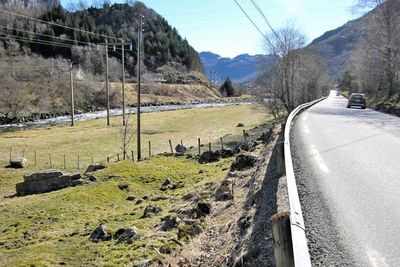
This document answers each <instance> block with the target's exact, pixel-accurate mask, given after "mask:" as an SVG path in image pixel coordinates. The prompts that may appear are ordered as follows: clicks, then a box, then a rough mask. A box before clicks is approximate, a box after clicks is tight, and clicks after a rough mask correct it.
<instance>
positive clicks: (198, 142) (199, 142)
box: [197, 138, 201, 155]
mask: <svg viewBox="0 0 400 267" xmlns="http://www.w3.org/2000/svg"><path fill="white" fill-rule="evenodd" d="M197 146H198V147H199V155H200V154H201V148H200V146H201V141H200V138H197Z"/></svg>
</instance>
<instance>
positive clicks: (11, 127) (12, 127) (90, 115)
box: [0, 100, 252, 132]
mask: <svg viewBox="0 0 400 267" xmlns="http://www.w3.org/2000/svg"><path fill="white" fill-rule="evenodd" d="M250 104H252V102H250V101H218V100H217V101H214V102H207V103H199V102H192V103H182V104H175V105H154V106H145V107H141V112H142V113H150V112H161V111H171V110H181V109H202V108H211V107H225V106H232V105H250ZM126 113H127V114H136V107H127V108H126ZM121 115H122V108H118V109H110V116H121ZM105 117H107V111H106V110H101V111H94V112H87V113H81V114H75V121H86V120H94V119H98V118H105ZM70 122H71V116H59V117H54V118H49V119H43V120H36V121H31V122H25V123H12V124H3V125H0V132H10V131H18V130H24V129H31V128H38V127H47V126H53V125H63V124H69V123H70Z"/></svg>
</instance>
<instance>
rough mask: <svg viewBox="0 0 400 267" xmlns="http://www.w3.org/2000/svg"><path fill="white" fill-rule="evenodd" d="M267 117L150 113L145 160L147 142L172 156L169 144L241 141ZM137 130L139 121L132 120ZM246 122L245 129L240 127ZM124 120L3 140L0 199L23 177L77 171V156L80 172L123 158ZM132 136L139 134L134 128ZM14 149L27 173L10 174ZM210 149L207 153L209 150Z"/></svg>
mask: <svg viewBox="0 0 400 267" xmlns="http://www.w3.org/2000/svg"><path fill="white" fill-rule="evenodd" d="M270 119H271V117H270V116H267V115H266V113H265V111H264V110H263V109H262V108H261V107H259V106H256V105H251V106H249V105H241V106H231V107H220V108H210V109H191V110H179V111H169V112H159V113H147V114H143V116H142V155H144V156H148V142H149V141H151V146H152V154H153V155H154V154H157V153H162V152H168V151H170V148H169V143H168V140H169V139H171V140H172V143H173V145H174V146H175V145H177V144H178V143H180V140H182V141H183V142H184V144H185V145H186V146H197V138H198V137H200V138H201V140H202V143H205V144H207V143H208V142H217V141H218V140H219V138H220V137H223V136H226V135H228V134H232V135H239V134H241V132H242V130H243V129H245V130H248V129H250V128H252V127H254V126H255V125H259V124H261V123H263V122H265V121H268V120H270ZM131 121H132V123H134V124H135V117H131ZM239 122H242V123H244V124H245V127H244V128H238V127H236V125H237V124H238V123H239ZM121 128H122V127H121V117H113V118H111V126H110V127H107V126H106V120H105V119H98V120H92V121H85V122H78V123H77V124H76V126H75V127H70V126H53V127H48V128H40V129H32V130H25V131H17V132H11V133H3V134H0V197H1V196H4V195H10V194H13V193H14V192H15V188H14V186H15V183H16V182H19V181H22V177H23V174H26V173H29V172H32V171H35V170H38V169H47V168H50V163H49V162H50V160H49V154H50V156H51V160H52V166H51V167H52V168H58V169H63V168H64V155H65V156H66V163H67V164H66V165H67V166H66V170H67V171H70V172H72V171H77V168H78V156H79V159H80V170H81V171H82V170H84V169H85V168H86V167H87V165H88V164H90V163H91V161H92V157H93V160H94V161H95V162H105V161H106V158H107V156H112V161H115V160H116V154H117V153H121V152H122V151H121V149H120V147H121V138H120V131H121ZM133 131H134V132H135V131H136V128H135V125H134V127H133ZM10 148H11V149H12V155H13V156H17V155H22V154H24V156H25V157H26V158H27V159H28V160H29V162H30V166H29V167H28V168H27V169H23V170H12V169H7V168H5V166H6V165H8V161H9V153H10ZM204 149H206V147H205V148H204ZM35 150H36V155H37V166H33V162H34V151H35ZM129 150H134V152H135V154H136V140H135V138H134V139H133V140H132V145H131V147H130V149H129Z"/></svg>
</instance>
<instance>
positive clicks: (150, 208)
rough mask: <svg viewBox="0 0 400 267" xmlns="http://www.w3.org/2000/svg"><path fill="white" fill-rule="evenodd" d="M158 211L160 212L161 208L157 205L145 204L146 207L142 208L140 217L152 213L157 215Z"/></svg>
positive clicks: (146, 216) (148, 215) (145, 216)
mask: <svg viewBox="0 0 400 267" xmlns="http://www.w3.org/2000/svg"><path fill="white" fill-rule="evenodd" d="M160 212H161V208H160V207H159V206H156V205H150V206H147V207H146V208H145V209H144V212H143V216H142V218H148V217H150V216H151V215H152V214H155V215H157V214H158V213H160Z"/></svg>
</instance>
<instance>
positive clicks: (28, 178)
mask: <svg viewBox="0 0 400 267" xmlns="http://www.w3.org/2000/svg"><path fill="white" fill-rule="evenodd" d="M62 175H63V173H62V171H60V170H56V169H49V170H42V171H38V172H35V173H31V174H27V175H24V181H25V182H34V181H43V180H47V179H51V178H57V177H60V176H62Z"/></svg>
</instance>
